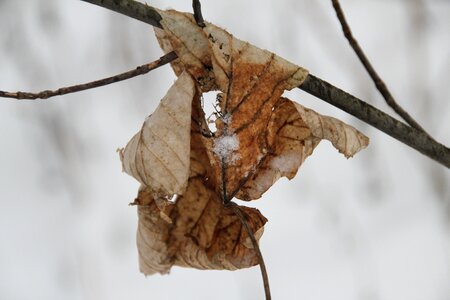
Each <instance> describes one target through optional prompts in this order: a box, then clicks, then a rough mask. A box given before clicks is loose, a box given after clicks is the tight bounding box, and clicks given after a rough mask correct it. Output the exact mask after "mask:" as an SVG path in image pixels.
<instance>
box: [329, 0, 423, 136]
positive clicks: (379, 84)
mask: <svg viewBox="0 0 450 300" xmlns="http://www.w3.org/2000/svg"><path fill="white" fill-rule="evenodd" d="M331 2H332V3H333V7H334V10H335V11H336V15H337V17H338V19H339V22H340V23H341V26H342V31H343V32H344V35H345V37H346V38H347V40H348V42H349V44H350V46H351V47H352V49H353V51H355V53H356V55H357V56H358V58H359V60H360V61H361V63H362V64H363V65H364V68H365V69H366V71H367V72H368V73H369V75H370V77H371V78H372V80H373V82H374V83H375V86H376V88H377V89H378V91H379V92H380V94H381V95H382V96H383V98H384V100H385V101H386V103H387V104H388V105H389V106H390V107H391V108H392V109H393V110H394V111H395V112H396V113H397V114H398V115H399V116H400V117H402V118H403V120H405V121H406V123H408V124H409V125H411V126H412V127H414V128H415V129H417V130H420V131H422V132H424V133H426V134H427V135H428V133H427V132H426V131H425V130H424V129H423V128H422V126H420V125H419V123H417V122H416V121H415V120H414V119H413V118H412V117H411V116H410V115H409V114H408V112H407V111H406V110H404V109H403V108H402V107H401V106H400V105H399V104H398V103H397V102H396V101H395V99H394V97H393V96H392V94H391V92H390V91H389V89H388V88H387V86H386V84H385V83H384V81H383V80H382V79H381V77H380V76H379V75H378V73H377V72H376V71H375V69H374V68H373V66H372V64H371V63H370V62H369V59H368V58H367V56H366V55H365V53H364V51H363V50H362V48H361V47H360V46H359V44H358V41H357V40H356V39H355V38H354V37H353V34H352V31H351V29H350V26H349V25H348V23H347V20H346V19H345V15H344V12H343V10H342V7H341V5H340V3H339V0H331ZM429 137H430V138H431V136H429Z"/></svg>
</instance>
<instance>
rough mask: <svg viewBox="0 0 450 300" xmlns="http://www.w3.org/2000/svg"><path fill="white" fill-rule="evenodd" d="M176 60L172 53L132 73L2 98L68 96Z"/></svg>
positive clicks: (127, 77)
mask: <svg viewBox="0 0 450 300" xmlns="http://www.w3.org/2000/svg"><path fill="white" fill-rule="evenodd" d="M176 58H177V55H176V53H175V52H170V53H168V54H166V55H164V56H162V57H160V58H159V59H158V60H155V61H153V62H151V63H148V64H145V65H142V66H139V67H137V68H136V69H134V70H131V71H128V72H125V73H122V74H119V75H115V76H111V77H107V78H103V79H100V80H96V81H92V82H88V83H83V84H77V85H73V86H68V87H63V88H59V89H57V90H54V91H51V90H46V91H42V92H39V93H29V92H5V91H0V97H4V98H14V99H18V100H36V99H48V98H50V97H54V96H61V95H66V94H70V93H76V92H80V91H84V90H88V89H93V88H97V87H100V86H104V85H108V84H111V83H116V82H119V81H123V80H127V79H130V78H133V77H136V76H139V75H144V74H147V73H148V72H150V71H152V70H154V69H156V68H159V67H161V66H164V65H165V64H167V63H169V62H171V61H173V60H174V59H176Z"/></svg>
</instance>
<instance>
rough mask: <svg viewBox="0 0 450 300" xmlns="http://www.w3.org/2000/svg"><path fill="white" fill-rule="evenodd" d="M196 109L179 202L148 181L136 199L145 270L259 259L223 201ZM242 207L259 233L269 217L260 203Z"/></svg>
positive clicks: (231, 266) (230, 266)
mask: <svg viewBox="0 0 450 300" xmlns="http://www.w3.org/2000/svg"><path fill="white" fill-rule="evenodd" d="M195 104H196V103H194V105H195ZM194 109H195V110H196V113H194V114H193V119H194V120H195V122H193V123H192V133H191V167H190V178H189V184H188V188H187V190H186V192H185V193H184V194H183V195H181V196H179V197H178V199H177V201H176V203H168V202H167V203H166V205H159V204H158V201H157V200H156V199H155V198H154V197H153V194H152V193H151V192H148V190H147V188H145V187H144V188H143V189H142V190H141V191H140V192H139V196H138V199H137V200H136V202H135V203H136V204H138V205H139V206H138V212H139V227H138V234H137V245H138V250H139V262H140V269H141V272H143V273H144V274H146V275H150V274H153V273H156V272H159V273H163V274H164V273H167V272H169V270H170V268H171V267H172V266H173V265H178V266H183V267H193V268H197V269H219V270H220V269H227V270H235V269H241V268H246V267H250V266H253V265H255V264H257V263H258V259H257V256H256V253H255V251H254V250H253V248H252V247H251V243H249V241H248V235H247V233H246V231H245V230H244V229H243V227H242V226H243V225H242V224H241V222H240V220H239V219H238V217H237V216H236V215H234V213H233V211H232V210H231V209H230V208H228V207H225V206H224V205H223V203H222V201H221V198H220V196H219V195H218V194H217V192H216V191H215V189H214V180H213V179H212V178H211V176H213V174H212V172H211V165H210V164H209V160H208V156H207V155H206V153H205V151H206V149H207V148H206V147H205V144H206V145H207V144H208V141H206V140H205V138H203V137H202V135H201V133H200V126H199V125H198V124H201V123H202V119H203V118H202V115H201V111H200V109H201V108H200V107H199V105H198V102H197V108H194ZM200 118H201V119H200ZM203 122H204V120H203ZM241 209H242V210H243V212H244V213H245V214H246V216H247V218H248V219H247V222H248V223H249V226H250V227H251V228H252V230H253V231H254V232H258V234H257V238H259V237H260V236H261V234H262V228H263V225H264V223H265V222H266V219H265V218H264V217H263V216H262V215H261V214H260V213H259V211H258V210H256V209H253V208H246V207H242V208H241ZM164 216H165V217H164Z"/></svg>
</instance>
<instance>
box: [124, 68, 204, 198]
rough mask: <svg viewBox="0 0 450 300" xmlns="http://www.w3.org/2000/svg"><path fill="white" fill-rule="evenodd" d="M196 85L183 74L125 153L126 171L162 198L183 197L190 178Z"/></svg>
mask: <svg viewBox="0 0 450 300" xmlns="http://www.w3.org/2000/svg"><path fill="white" fill-rule="evenodd" d="M195 94H196V87H195V84H194V81H193V80H192V78H191V76H190V75H189V74H188V73H183V74H181V75H180V77H179V78H178V79H177V81H176V82H175V84H174V85H173V86H172V87H171V88H170V89H169V91H168V92H167V95H166V96H165V97H164V98H163V99H162V100H161V103H160V104H159V106H158V107H157V108H156V110H155V112H154V113H153V114H152V115H150V116H149V117H148V118H147V119H146V120H145V122H144V125H143V126H142V129H141V130H140V131H139V132H138V133H137V134H136V135H135V136H134V137H133V138H132V139H131V141H130V142H128V144H127V146H126V147H125V149H123V150H121V158H122V165H123V170H124V171H125V172H126V173H128V174H129V175H131V176H133V177H134V178H136V179H137V180H138V181H139V182H140V183H141V184H144V185H146V186H148V187H150V189H151V190H152V191H153V192H154V193H156V194H159V195H160V196H172V195H174V194H182V193H183V192H184V190H185V189H186V185H187V180H188V176H189V149H190V139H189V133H190V125H191V104H192V99H193V98H194V96H195Z"/></svg>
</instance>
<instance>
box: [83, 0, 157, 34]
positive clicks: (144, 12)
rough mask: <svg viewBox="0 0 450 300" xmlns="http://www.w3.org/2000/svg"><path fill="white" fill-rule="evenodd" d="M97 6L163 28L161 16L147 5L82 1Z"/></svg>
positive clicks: (130, 1)
mask: <svg viewBox="0 0 450 300" xmlns="http://www.w3.org/2000/svg"><path fill="white" fill-rule="evenodd" d="M81 1H84V2H88V3H91V4H95V5H98V6H101V7H104V8H107V9H110V10H112V11H115V12H117V13H119V14H122V15H125V16H128V17H130V18H133V19H136V20H139V21H142V22H144V23H147V24H150V25H152V26H155V27H159V28H162V27H161V24H160V23H159V22H160V21H161V19H162V18H161V15H160V14H159V13H158V11H156V9H155V8H154V7H152V6H149V5H147V4H143V3H140V2H137V1H133V0H81Z"/></svg>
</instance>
